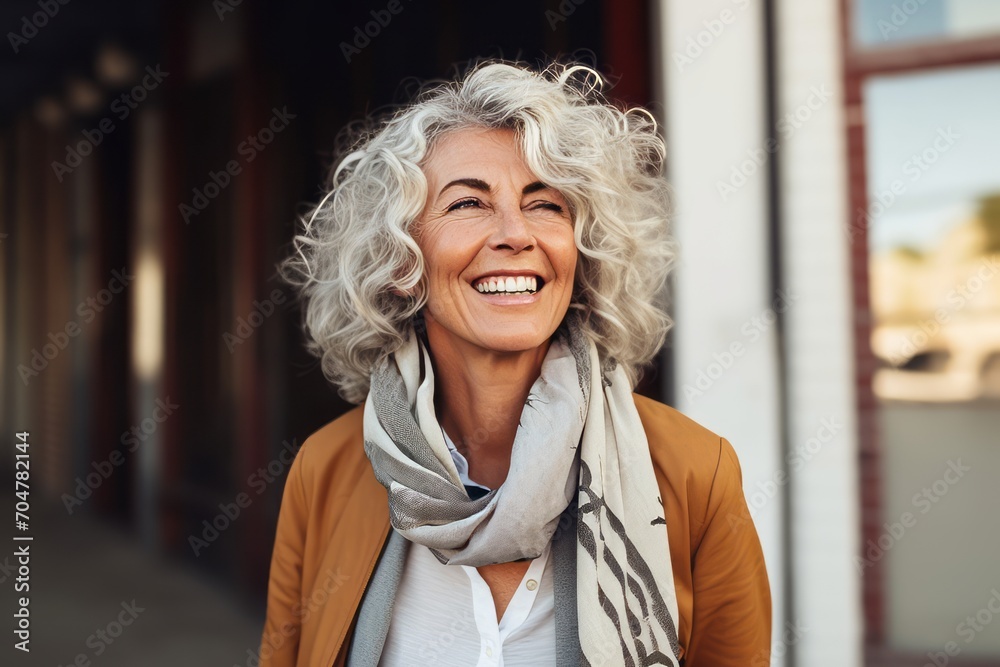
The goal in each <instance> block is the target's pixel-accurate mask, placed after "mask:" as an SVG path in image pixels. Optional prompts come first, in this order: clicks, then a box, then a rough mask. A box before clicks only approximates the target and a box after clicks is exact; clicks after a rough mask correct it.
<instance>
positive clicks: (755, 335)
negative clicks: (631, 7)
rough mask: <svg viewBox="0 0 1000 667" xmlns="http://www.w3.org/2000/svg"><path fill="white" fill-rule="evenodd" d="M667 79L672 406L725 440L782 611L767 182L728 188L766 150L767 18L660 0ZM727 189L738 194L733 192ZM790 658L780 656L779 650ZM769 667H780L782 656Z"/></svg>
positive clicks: (731, 2) (759, 175) (721, 0)
mask: <svg viewBox="0 0 1000 667" xmlns="http://www.w3.org/2000/svg"><path fill="white" fill-rule="evenodd" d="M657 12H658V16H659V21H660V40H659V41H660V46H659V48H660V52H661V53H660V60H661V62H660V76H661V78H662V81H661V82H660V83H661V90H662V91H663V94H664V98H665V99H664V102H665V104H664V106H665V117H666V137H667V152H668V164H669V166H668V169H669V179H670V181H671V183H672V184H673V187H674V190H675V201H676V209H677V213H676V217H675V234H676V237H677V240H678V242H679V244H680V255H681V258H680V262H679V265H678V268H677V271H676V272H675V274H674V280H675V291H674V295H673V298H674V317H675V320H676V326H675V330H674V341H675V349H674V360H675V368H676V376H675V387H674V390H675V395H676V397H677V401H676V402H677V406H678V408H679V409H680V410H681V411H683V412H684V413H685V414H687V415H689V416H691V417H692V418H693V419H695V420H696V421H698V422H700V423H702V424H703V425H705V426H706V427H708V428H710V429H712V430H713V431H715V432H717V433H719V434H720V435H723V436H725V437H726V438H728V439H729V440H730V441H731V442H732V443H733V446H734V447H735V448H736V451H737V453H738V455H739V457H740V461H741V463H742V466H743V484H744V489H745V491H746V492H747V495H748V499H756V501H755V502H751V512H752V514H753V515H754V520H755V523H756V526H757V531H758V533H759V534H760V538H761V542H762V544H763V547H764V555H765V558H766V560H767V567H768V572H769V575H770V579H771V591H772V598H773V602H774V616H773V618H774V628H775V632H774V637H775V639H776V640H777V639H778V637H779V636H780V631H781V630H782V627H783V625H784V621H785V610H784V605H783V594H784V593H783V582H782V579H783V574H782V573H783V571H784V568H785V567H786V564H785V562H784V557H783V551H782V531H783V526H782V520H781V516H782V512H781V508H782V502H783V501H782V491H783V489H781V488H780V487H779V486H777V485H775V484H774V483H773V479H774V475H775V471H776V470H778V469H779V467H780V461H781V441H780V414H779V403H778V387H779V384H778V382H779V378H778V363H777V361H778V349H777V339H776V336H775V333H776V330H775V327H774V325H773V321H771V322H769V321H768V320H770V319H771V315H772V314H773V313H771V308H772V302H773V300H774V299H775V297H776V295H775V294H773V293H772V291H771V287H770V279H769V266H770V257H769V256H768V216H769V212H768V202H767V188H768V176H767V171H766V169H765V168H761V167H758V166H756V165H754V164H753V163H752V162H751V163H750V164H751V166H752V167H753V169H750V168H749V167H748V171H751V170H752V171H754V173H752V174H751V175H750V176H748V177H746V178H745V179H742V180H740V179H736V183H737V185H735V186H733V185H732V184H729V186H728V187H727V185H726V184H727V182H728V181H729V180H730V178H731V176H732V171H733V169H734V168H736V169H738V168H739V165H741V163H744V162H745V161H746V160H748V159H749V157H748V155H749V153H748V152H752V151H754V150H758V151H761V150H763V147H764V146H765V142H766V137H765V128H766V122H767V121H766V117H765V109H766V107H765V103H766V99H765V63H764V41H763V40H764V34H765V33H764V25H763V12H762V8H761V6H760V4H759V2H749V1H748V0H739V1H736V0H708V1H704V2H692V1H691V0H661V1H660V4H659V7H658V8H657ZM729 187H731V188H732V189H731V190H730V189H729ZM775 653H783V651H775ZM772 664H775V665H781V664H784V663H783V660H782V659H781V657H777V658H775V660H774V661H773V663H772Z"/></svg>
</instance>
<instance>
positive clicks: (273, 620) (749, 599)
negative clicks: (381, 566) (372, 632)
mask: <svg viewBox="0 0 1000 667" xmlns="http://www.w3.org/2000/svg"><path fill="white" fill-rule="evenodd" d="M635 404H636V407H637V408H638V411H639V417H640V418H641V420H642V424H643V427H644V429H645V431H646V437H647V439H648V440H649V449H650V453H651V455H652V460H653V467H654V469H655V471H656V478H657V482H658V483H659V486H660V492H661V499H662V500H663V503H664V508H665V512H666V515H665V518H666V521H667V526H668V527H669V532H668V535H669V542H670V558H671V563H672V564H673V571H674V585H675V587H676V590H677V604H678V607H679V612H680V621H679V623H678V638H679V641H680V646H681V658H682V664H685V665H686V667H729V666H732V667H748V666H750V667H755V666H756V665H767V664H770V656H769V650H770V649H769V647H770V641H771V597H770V592H769V588H768V581H767V573H766V571H765V569H764V556H763V553H762V552H761V548H760V542H759V540H758V539H757V532H756V530H755V529H754V526H753V522H752V520H751V518H750V513H749V511H748V509H747V505H746V501H745V500H744V497H743V489H742V478H741V472H740V465H739V462H738V461H737V459H736V453H735V452H734V451H733V448H732V446H731V445H730V444H729V443H728V442H727V441H726V440H725V439H723V438H720V437H719V436H717V435H714V434H713V433H711V432H710V431H708V430H707V429H705V428H703V427H702V426H699V425H698V424H696V423H695V422H693V421H691V420H690V419H688V418H687V417H685V416H684V415H682V414H680V413H679V412H677V411H676V410H674V409H673V408H671V407H668V406H666V405H663V404H662V403H658V402H656V401H653V400H651V399H648V398H645V397H643V396H640V395H638V394H636V395H635ZM362 415H363V408H362V407H358V408H355V409H354V410H351V411H350V412H348V413H347V414H345V415H344V416H342V417H340V418H339V419H337V420H335V421H333V422H331V423H329V424H327V425H326V426H324V427H323V428H322V429H320V430H319V431H317V432H316V433H315V434H314V435H312V436H311V437H310V438H309V439H308V440H307V441H306V442H305V443H304V444H303V445H302V448H301V450H300V451H299V454H298V456H297V457H296V458H295V462H294V463H293V464H292V468H291V471H290V472H289V476H288V481H287V483H286V486H285V491H284V496H283V499H282V504H281V513H280V516H279V517H278V528H277V535H276V537H275V543H274V553H273V556H272V559H271V575H270V582H269V585H268V598H267V620H266V622H265V626H264V633H263V638H262V643H261V652H260V665H261V667H293V666H298V667H330V666H331V665H335V666H341V665H344V664H345V661H346V656H347V649H348V646H349V644H350V638H351V633H352V632H353V631H354V620H355V618H356V615H357V612H358V608H359V606H360V603H361V599H362V596H363V594H364V592H365V587H366V586H367V584H368V580H369V578H370V577H371V574H372V571H373V569H374V568H375V565H376V563H377V562H378V558H379V555H380V553H381V551H382V546H383V544H384V543H385V540H386V537H387V536H388V533H389V510H388V501H387V498H386V491H385V488H384V487H383V486H382V485H381V484H379V483H378V481H376V479H375V475H374V473H373V472H372V468H371V465H370V464H369V462H368V459H367V457H366V456H365V453H364V446H363V436H362Z"/></svg>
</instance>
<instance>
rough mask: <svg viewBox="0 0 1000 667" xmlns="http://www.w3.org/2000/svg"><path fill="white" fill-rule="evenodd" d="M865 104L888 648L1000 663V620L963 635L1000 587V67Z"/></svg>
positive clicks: (877, 91)
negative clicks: (994, 512)
mask: <svg viewBox="0 0 1000 667" xmlns="http://www.w3.org/2000/svg"><path fill="white" fill-rule="evenodd" d="M932 4H933V3H931V2H928V3H926V5H927V8H928V9H930V10H931V11H935V10H934V9H933V7H932ZM937 4H938V5H939V6H940V5H942V4H947V5H951V4H954V3H937ZM998 4H1000V3H998ZM864 98H865V115H866V118H865V121H866V146H865V150H866V160H867V174H868V182H867V189H868V194H869V210H868V211H867V215H866V216H865V217H864V223H865V224H866V225H867V226H868V242H869V275H870V301H871V312H872V317H873V322H872V339H871V344H872V350H873V352H874V353H875V355H876V357H877V358H878V361H879V364H878V367H877V368H876V369H875V372H874V375H873V390H874V392H875V395H876V397H877V398H878V399H879V401H880V405H879V410H878V430H879V433H880V436H879V441H880V444H881V453H882V463H883V465H882V474H883V476H884V477H883V492H884V497H883V499H882V519H881V521H884V522H885V526H886V528H885V531H884V532H883V535H882V536H881V537H880V538H879V542H878V544H877V545H875V546H871V545H869V546H868V549H869V551H867V552H866V553H867V554H868V556H867V557H868V558H870V559H876V558H877V559H878V560H879V561H880V562H882V564H883V565H884V570H883V571H884V573H885V594H886V598H885V609H886V621H887V622H886V633H887V637H886V639H887V643H888V645H889V647H890V648H892V649H895V650H899V651H902V652H906V653H916V654H917V655H924V654H926V655H939V654H940V655H945V654H944V653H941V652H942V651H943V650H944V649H943V647H945V646H952V647H953V648H957V649H958V650H959V651H960V655H961V656H962V658H976V657H981V658H990V659H993V658H1000V623H998V622H995V621H994V622H993V623H992V624H990V625H989V626H982V628H981V629H980V630H979V631H977V632H975V633H972V634H971V636H970V635H969V634H968V633H967V632H966V630H967V628H966V626H963V625H962V624H963V623H965V622H966V619H967V618H969V617H973V618H975V617H976V615H977V613H979V612H980V610H981V609H983V608H984V606H985V605H987V604H988V603H989V601H990V599H991V596H992V595H993V592H994V591H997V590H1000V571H998V570H997V563H1000V531H997V530H993V529H987V528H984V526H983V525H981V524H980V523H979V522H977V521H976V520H975V519H974V517H978V516H984V515H983V512H984V511H987V513H988V508H996V507H1000V485H997V483H996V471H997V470H1000V435H998V434H1000V168H998V165H1000V114H997V111H996V110H997V109H1000V66H997V65H989V66H977V67H964V68H956V69H950V70H938V71H934V72H931V73H918V74H907V75H897V76H878V77H871V78H869V79H868V80H867V81H866V84H865V89H864ZM987 521H993V522H994V525H995V521H994V519H992V518H991V519H987ZM914 582H919V583H918V584H916V585H915V584H914ZM949 642H951V643H952V644H949ZM948 655H949V656H951V655H955V654H953V653H949V654H948ZM919 664H923V662H921V663H919ZM938 664H940V663H938Z"/></svg>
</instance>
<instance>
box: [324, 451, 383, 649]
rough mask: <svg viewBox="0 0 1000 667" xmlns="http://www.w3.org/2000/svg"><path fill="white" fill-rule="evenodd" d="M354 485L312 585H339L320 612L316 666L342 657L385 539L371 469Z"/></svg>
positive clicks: (366, 468) (379, 498) (378, 487)
mask: <svg viewBox="0 0 1000 667" xmlns="http://www.w3.org/2000/svg"><path fill="white" fill-rule="evenodd" d="M363 470H364V472H362V473H361V474H360V475H359V477H358V479H354V480H349V481H348V483H350V484H353V485H354V492H353V493H352V494H351V497H350V498H349V499H348V500H347V502H346V503H345V505H344V508H343V514H342V516H343V519H342V520H341V521H339V522H338V523H337V527H336V528H335V529H334V530H333V532H332V533H331V534H330V538H329V541H328V542H327V545H326V551H325V553H324V554H323V559H322V563H321V565H320V569H319V574H318V576H317V579H316V581H317V582H321V581H323V579H324V578H325V577H328V576H333V577H336V580H337V581H338V582H340V585H338V586H336V587H334V588H333V589H332V590H331V591H330V595H329V598H328V600H327V601H326V603H325V604H323V605H322V606H320V608H319V614H320V617H319V619H318V620H317V623H316V625H315V626H314V627H315V628H316V632H317V633H318V634H319V635H320V636H319V637H317V638H316V639H317V641H318V642H321V644H320V645H321V647H322V648H321V649H320V650H319V651H318V652H317V653H316V655H315V656H314V658H315V657H322V661H321V662H318V663H314V664H317V665H319V666H321V667H329V666H330V665H332V664H333V661H334V659H335V658H336V656H337V654H338V653H339V652H341V649H342V646H343V644H344V641H345V638H346V636H347V633H348V630H349V629H350V627H351V624H352V622H353V621H354V617H355V614H356V613H357V610H358V606H359V604H360V602H361V597H362V595H363V594H364V591H365V587H366V586H367V584H368V580H369V578H370V577H371V574H372V570H373V569H374V567H375V563H376V562H377V561H378V557H379V554H380V553H381V552H382V546H383V545H384V544H385V540H386V536H387V535H388V534H389V504H388V499H387V495H386V490H385V487H383V486H382V485H381V484H379V483H378V481H377V480H376V479H375V475H374V473H373V472H372V470H371V466H369V465H367V461H366V462H365V466H364V467H363Z"/></svg>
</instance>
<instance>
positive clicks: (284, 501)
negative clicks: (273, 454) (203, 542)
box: [260, 448, 309, 667]
mask: <svg viewBox="0 0 1000 667" xmlns="http://www.w3.org/2000/svg"><path fill="white" fill-rule="evenodd" d="M303 449H304V448H303ZM304 454H305V452H304V451H299V454H298V456H296V457H295V460H294V461H293V462H292V467H291V469H290V470H289V473H288V481H287V482H286V483H285V490H284V493H283V494H282V498H281V510H280V512H279V514H278V528H277V532H276V534H275V538H274V551H273V552H272V555H271V573H270V577H269V579H268V584H267V618H266V619H265V621H264V632H263V636H262V637H261V645H260V667H295V665H296V663H297V655H298V649H299V640H300V636H299V634H300V631H301V621H302V609H303V606H302V602H301V598H302V555H303V552H304V548H305V540H306V521H307V517H308V516H309V511H308V510H309V508H308V499H307V496H306V490H305V484H304V482H303V479H302V469H303V467H304V466H303V463H302V460H303V455H304Z"/></svg>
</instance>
